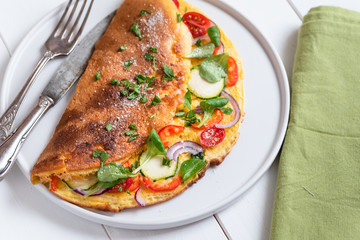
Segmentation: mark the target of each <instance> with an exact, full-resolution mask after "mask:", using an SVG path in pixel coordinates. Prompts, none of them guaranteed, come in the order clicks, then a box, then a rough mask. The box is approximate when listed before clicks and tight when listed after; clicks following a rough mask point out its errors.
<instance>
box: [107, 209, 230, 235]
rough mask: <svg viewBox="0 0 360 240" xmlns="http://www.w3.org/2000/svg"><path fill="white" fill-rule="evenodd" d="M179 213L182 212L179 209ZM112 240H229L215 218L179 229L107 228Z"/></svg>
mask: <svg viewBox="0 0 360 240" xmlns="http://www.w3.org/2000/svg"><path fill="white" fill-rule="evenodd" d="M179 211H181V210H180V209H179ZM105 228H106V229H107V231H108V233H109V235H110V237H111V239H112V240H120V239H132V240H136V239H138V240H142V239H147V240H167V239H171V240H181V239H185V240H188V239H206V240H222V239H224V240H225V239H227V237H226V236H225V234H224V232H223V231H222V229H221V228H220V226H219V225H218V223H217V222H216V220H215V218H214V217H209V218H206V219H204V220H202V221H199V222H195V223H192V224H189V225H185V226H182V227H177V228H170V229H164V230H151V231H148V230H147V231H140V230H125V229H121V228H114V227H109V226H105Z"/></svg>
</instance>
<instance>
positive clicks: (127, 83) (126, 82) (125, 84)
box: [121, 78, 130, 88]
mask: <svg viewBox="0 0 360 240" xmlns="http://www.w3.org/2000/svg"><path fill="white" fill-rule="evenodd" d="M121 82H124V83H123V84H124V87H126V88H128V87H130V82H129V80H127V79H126V78H124V79H121Z"/></svg>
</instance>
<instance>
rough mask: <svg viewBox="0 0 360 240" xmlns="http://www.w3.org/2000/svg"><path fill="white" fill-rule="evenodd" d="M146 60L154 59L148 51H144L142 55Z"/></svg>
mask: <svg viewBox="0 0 360 240" xmlns="http://www.w3.org/2000/svg"><path fill="white" fill-rule="evenodd" d="M144 57H145V60H146V61H153V60H155V57H154V56H153V55H151V54H150V53H145V55H144Z"/></svg>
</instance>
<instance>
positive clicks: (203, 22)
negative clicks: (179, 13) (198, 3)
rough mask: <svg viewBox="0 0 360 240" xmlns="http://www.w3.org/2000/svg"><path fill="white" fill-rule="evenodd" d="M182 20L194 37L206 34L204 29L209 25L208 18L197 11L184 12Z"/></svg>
mask: <svg viewBox="0 0 360 240" xmlns="http://www.w3.org/2000/svg"><path fill="white" fill-rule="evenodd" d="M183 22H184V23H185V24H186V26H187V27H188V28H189V30H190V32H191V34H192V36H193V37H194V38H195V37H200V36H203V35H205V34H207V32H206V29H208V28H209V27H211V23H210V21H209V19H208V18H207V17H205V16H204V15H202V14H200V13H197V12H187V13H185V14H184V16H183Z"/></svg>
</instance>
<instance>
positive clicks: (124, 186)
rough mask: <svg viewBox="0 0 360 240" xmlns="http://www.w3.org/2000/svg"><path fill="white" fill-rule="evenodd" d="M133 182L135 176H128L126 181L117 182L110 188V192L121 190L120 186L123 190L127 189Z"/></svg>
mask: <svg viewBox="0 0 360 240" xmlns="http://www.w3.org/2000/svg"><path fill="white" fill-rule="evenodd" d="M131 184H133V178H128V179H126V180H125V182H122V183H119V184H116V185H115V186H113V187H112V188H110V189H109V191H108V192H110V193H115V192H120V191H119V187H121V192H123V191H124V190H125V189H129V187H130V186H131ZM129 191H130V190H129Z"/></svg>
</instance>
